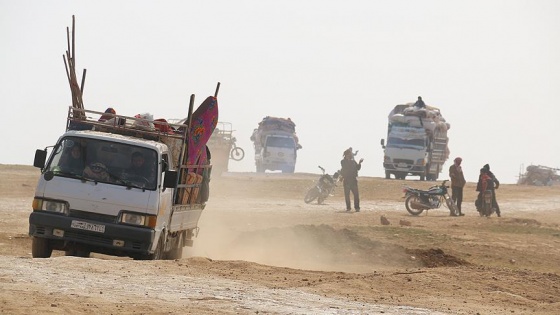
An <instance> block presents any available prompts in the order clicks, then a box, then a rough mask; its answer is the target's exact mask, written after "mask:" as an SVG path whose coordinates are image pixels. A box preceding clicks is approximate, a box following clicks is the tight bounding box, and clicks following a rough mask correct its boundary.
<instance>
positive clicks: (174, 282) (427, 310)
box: [0, 165, 560, 314]
mask: <svg viewBox="0 0 560 315" xmlns="http://www.w3.org/2000/svg"><path fill="white" fill-rule="evenodd" d="M38 176H39V171H38V170H37V169H34V168H33V167H30V166H14V165H0V288H1V290H0V313H5V314H29V313H32V312H37V313H41V314H70V313H71V314H558V312H559V311H558V310H559V309H560V187H529V186H517V185H502V186H501V187H500V189H499V190H498V201H499V202H500V206H501V208H502V218H497V217H491V218H481V217H479V216H478V213H477V212H476V211H475V209H474V203H473V201H474V198H475V192H474V184H473V183H468V184H467V187H466V188H465V203H464V207H463V208H464V212H466V216H465V217H459V218H455V217H449V216H448V212H447V209H445V208H443V209H437V210H431V211H430V212H428V213H423V214H422V215H421V216H418V217H412V216H410V215H409V214H408V213H407V212H406V210H405V208H404V203H403V199H402V195H403V194H402V187H403V185H410V186H413V187H418V188H427V187H429V186H430V184H432V183H429V182H420V181H415V180H409V181H400V180H385V179H380V178H360V182H359V185H360V192H361V195H362V196H361V197H362V212H360V213H353V212H352V213H347V212H345V211H343V209H344V202H343V199H342V189H341V187H338V188H337V191H336V192H335V196H333V197H331V198H329V199H327V201H326V204H324V205H317V204H316V203H314V204H305V203H304V202H303V196H304V194H305V192H306V191H307V189H308V188H309V187H310V186H311V185H312V184H313V181H314V180H315V179H317V177H318V176H317V175H312V174H294V175H285V174H268V173H267V174H251V173H246V174H245V173H239V174H238V173H227V174H223V176H215V177H214V178H213V179H212V182H211V197H210V201H209V202H208V204H207V207H206V209H205V211H204V213H203V215H202V218H201V221H200V233H199V235H198V237H197V239H196V240H195V245H194V247H193V248H188V249H186V250H185V258H183V259H181V260H175V261H133V260H130V259H123V258H115V257H110V256H104V255H99V254H92V257H91V258H77V257H65V256H63V253H61V252H54V255H53V257H52V258H49V259H33V258H31V253H30V252H31V240H30V238H29V236H28V235H27V231H28V217H29V213H30V211H31V201H32V198H33V193H34V188H35V183H36V180H37V177H38ZM382 215H384V216H385V217H386V218H387V219H388V220H389V222H390V225H382V224H381V223H380V217H381V216H382Z"/></svg>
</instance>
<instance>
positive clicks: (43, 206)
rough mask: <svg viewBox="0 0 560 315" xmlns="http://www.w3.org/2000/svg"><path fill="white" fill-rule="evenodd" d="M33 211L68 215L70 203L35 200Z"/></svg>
mask: <svg viewBox="0 0 560 315" xmlns="http://www.w3.org/2000/svg"><path fill="white" fill-rule="evenodd" d="M33 211H49V212H55V213H60V214H64V215H68V203H67V202H64V201H56V200H45V199H39V198H34V199H33Z"/></svg>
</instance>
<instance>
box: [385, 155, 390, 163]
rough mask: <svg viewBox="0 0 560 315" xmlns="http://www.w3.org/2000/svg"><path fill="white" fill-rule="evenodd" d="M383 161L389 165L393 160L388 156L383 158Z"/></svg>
mask: <svg viewBox="0 0 560 315" xmlns="http://www.w3.org/2000/svg"><path fill="white" fill-rule="evenodd" d="M383 161H385V163H389V162H391V158H390V157H389V156H387V155H385V156H383Z"/></svg>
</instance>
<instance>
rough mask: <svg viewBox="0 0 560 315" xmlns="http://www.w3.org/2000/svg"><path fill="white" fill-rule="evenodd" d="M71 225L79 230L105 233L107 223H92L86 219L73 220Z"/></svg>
mask: <svg viewBox="0 0 560 315" xmlns="http://www.w3.org/2000/svg"><path fill="white" fill-rule="evenodd" d="M70 227H71V228H73V229H78V230H86V231H93V232H98V233H105V225H102V224H92V223H88V222H84V221H77V220H72V224H71V225H70Z"/></svg>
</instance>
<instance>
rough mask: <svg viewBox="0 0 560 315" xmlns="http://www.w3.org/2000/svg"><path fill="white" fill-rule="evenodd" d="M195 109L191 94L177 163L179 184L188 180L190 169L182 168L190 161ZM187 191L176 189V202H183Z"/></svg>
mask: <svg viewBox="0 0 560 315" xmlns="http://www.w3.org/2000/svg"><path fill="white" fill-rule="evenodd" d="M193 109H194V94H191V98H190V101H189V113H188V116H187V120H186V121H185V124H186V125H187V126H186V127H185V138H184V141H183V144H182V145H181V153H179V159H178V163H179V165H177V169H178V174H177V183H176V185H179V184H180V183H182V182H183V178H185V181H186V176H187V173H188V169H184V168H182V166H184V165H186V164H187V161H188V154H187V153H188V144H189V139H190V137H191V132H190V130H191V123H192V113H193ZM179 191H181V193H179ZM184 193H185V189H184V188H183V189H175V192H174V194H175V196H174V199H175V203H180V202H181V200H180V199H181V197H182V196H183V194H184Z"/></svg>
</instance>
